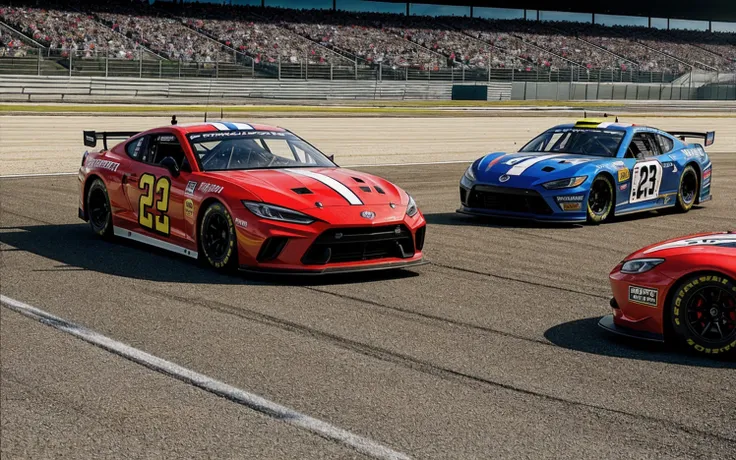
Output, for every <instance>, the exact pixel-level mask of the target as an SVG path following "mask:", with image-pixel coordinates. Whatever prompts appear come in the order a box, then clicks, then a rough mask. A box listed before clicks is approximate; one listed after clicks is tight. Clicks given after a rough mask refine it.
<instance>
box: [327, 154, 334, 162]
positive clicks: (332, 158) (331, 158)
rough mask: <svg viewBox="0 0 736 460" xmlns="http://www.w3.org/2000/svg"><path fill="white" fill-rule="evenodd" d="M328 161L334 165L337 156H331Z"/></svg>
mask: <svg viewBox="0 0 736 460" xmlns="http://www.w3.org/2000/svg"><path fill="white" fill-rule="evenodd" d="M327 159H328V160H330V161H331V162H333V163H334V162H335V155H334V154H333V155H330V156H328V157H327Z"/></svg>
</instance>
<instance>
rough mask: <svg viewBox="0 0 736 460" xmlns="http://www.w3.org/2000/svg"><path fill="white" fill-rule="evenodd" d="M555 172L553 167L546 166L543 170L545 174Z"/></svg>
mask: <svg viewBox="0 0 736 460" xmlns="http://www.w3.org/2000/svg"><path fill="white" fill-rule="evenodd" d="M554 170H555V168H553V167H552V166H545V167H544V168H542V171H544V172H552V171H554Z"/></svg>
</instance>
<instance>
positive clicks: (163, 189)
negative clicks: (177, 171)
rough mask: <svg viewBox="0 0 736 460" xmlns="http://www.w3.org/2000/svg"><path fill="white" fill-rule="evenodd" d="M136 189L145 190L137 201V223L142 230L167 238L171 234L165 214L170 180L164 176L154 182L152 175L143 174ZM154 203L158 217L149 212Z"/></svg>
mask: <svg viewBox="0 0 736 460" xmlns="http://www.w3.org/2000/svg"><path fill="white" fill-rule="evenodd" d="M138 188H139V189H141V190H145V191H144V192H143V193H142V194H141V197H140V198H139V199H138V223H139V224H140V226H141V227H143V228H147V229H149V230H153V231H155V232H157V233H161V234H163V235H166V236H168V235H169V234H170V233H171V223H170V221H169V216H167V215H166V212H167V211H168V210H169V192H170V190H171V180H170V179H169V178H168V177H166V176H161V177H159V178H158V180H156V177H155V176H154V175H153V174H148V173H145V174H143V175H142V176H141V178H140V180H139V181H138ZM154 202H155V203H156V210H157V211H158V212H159V215H158V216H154V215H153V213H152V212H151V211H150V210H151V208H152V207H153V204H154Z"/></svg>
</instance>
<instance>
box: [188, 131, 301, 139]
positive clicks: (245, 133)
mask: <svg viewBox="0 0 736 460" xmlns="http://www.w3.org/2000/svg"><path fill="white" fill-rule="evenodd" d="M286 135H287V133H285V132H280V131H253V130H252V129H251V130H237V131H236V130H233V131H213V132H211V133H202V134H190V135H189V139H192V140H194V139H199V138H200V137H201V138H202V139H224V138H227V137H255V136H258V137H261V136H267V137H286ZM194 136H197V137H194Z"/></svg>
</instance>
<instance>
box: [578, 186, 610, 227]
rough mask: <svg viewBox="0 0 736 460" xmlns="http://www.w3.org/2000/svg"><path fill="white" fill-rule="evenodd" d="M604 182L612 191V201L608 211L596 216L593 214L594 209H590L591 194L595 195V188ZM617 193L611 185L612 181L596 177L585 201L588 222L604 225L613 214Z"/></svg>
mask: <svg viewBox="0 0 736 460" xmlns="http://www.w3.org/2000/svg"><path fill="white" fill-rule="evenodd" d="M600 181H603V182H604V183H605V184H606V185H607V186H608V189H609V191H610V195H611V200H610V201H609V203H608V209H607V210H606V212H605V213H603V214H596V213H594V212H593V210H592V209H590V194H591V193H593V186H594V185H595V184H596V183H597V182H600ZM615 197H616V195H615V193H614V190H613V184H612V183H611V180H610V179H608V178H607V177H606V176H596V178H595V179H593V183H592V184H591V185H590V191H588V199H587V200H586V201H585V209H586V214H587V221H588V223H589V224H593V225H598V224H602V223H603V222H606V221H607V220H608V218H609V216H610V215H611V212H612V211H613V202H614V200H615Z"/></svg>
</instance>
